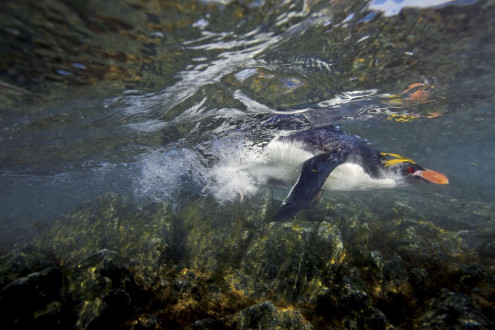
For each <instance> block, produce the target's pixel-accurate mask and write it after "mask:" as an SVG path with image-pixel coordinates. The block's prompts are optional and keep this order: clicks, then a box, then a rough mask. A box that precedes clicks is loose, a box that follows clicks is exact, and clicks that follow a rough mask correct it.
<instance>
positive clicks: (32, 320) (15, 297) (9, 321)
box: [0, 267, 62, 329]
mask: <svg viewBox="0 0 495 330" xmlns="http://www.w3.org/2000/svg"><path fill="white" fill-rule="evenodd" d="M61 290H62V273H61V271H60V270H59V269H57V268H55V267H50V268H47V269H45V270H43V271H40V272H36V273H32V274H30V275H28V276H26V277H22V278H19V279H17V280H15V281H13V282H12V283H10V284H8V285H7V286H5V287H4V288H3V289H2V291H0V314H1V317H0V318H1V319H2V327H5V328H6V329H29V328H38V327H40V326H43V325H57V324H58V323H61V322H60V321H61V320H60V319H58V318H56V317H54V314H59V313H60V312H61V309H62V306H61V304H60V302H59V299H60V297H61V293H62V292H61ZM56 316H59V315H56ZM58 325H59V326H60V324H58ZM55 328H58V326H56V327H55Z"/></svg>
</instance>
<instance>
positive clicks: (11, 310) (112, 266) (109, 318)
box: [0, 250, 146, 329]
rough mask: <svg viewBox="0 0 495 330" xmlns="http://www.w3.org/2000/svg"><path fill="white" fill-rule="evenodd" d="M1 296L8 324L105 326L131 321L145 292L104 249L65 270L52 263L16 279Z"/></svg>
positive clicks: (23, 326)
mask: <svg viewBox="0 0 495 330" xmlns="http://www.w3.org/2000/svg"><path fill="white" fill-rule="evenodd" d="M0 297H1V298H0V310H1V313H2V320H3V325H4V326H6V327H7V328H8V329H29V328H33V329H34V328H42V327H45V328H49V329H67V328H75V329H102V328H109V327H113V328H115V327H119V326H122V325H124V324H125V323H126V322H127V321H129V320H131V321H132V319H133V317H134V314H135V308H136V306H140V305H142V304H143V301H145V299H144V298H145V297H146V295H145V292H144V291H143V290H142V289H141V288H140V287H139V286H138V285H137V283H136V282H135V280H134V277H133V275H132V274H131V272H130V271H129V270H128V269H127V268H126V267H125V266H124V261H123V259H122V258H120V257H119V256H118V255H117V254H116V253H115V252H112V251H109V250H102V251H99V252H98V253H96V254H94V255H92V256H90V257H89V258H87V259H85V260H83V261H82V262H81V263H79V264H76V265H73V266H70V267H67V268H65V269H63V270H61V269H59V268H56V267H51V268H47V269H46V270H43V271H41V272H37V273H33V274H30V275H28V276H26V277H23V278H20V279H17V280H15V281H14V282H12V283H10V284H9V285H7V286H6V287H5V288H3V290H2V291H1V292H0Z"/></svg>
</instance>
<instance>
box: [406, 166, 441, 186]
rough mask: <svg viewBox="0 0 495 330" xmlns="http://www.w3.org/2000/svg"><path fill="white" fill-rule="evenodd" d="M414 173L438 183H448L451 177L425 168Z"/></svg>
mask: <svg viewBox="0 0 495 330" xmlns="http://www.w3.org/2000/svg"><path fill="white" fill-rule="evenodd" d="M412 175H416V176H419V177H420V178H422V179H425V180H426V181H428V182H431V183H436V184H448V183H449V179H448V178H447V177H446V176H445V175H443V174H442V173H440V172H436V171H432V170H428V169H424V170H418V171H416V172H414V173H413V174H412Z"/></svg>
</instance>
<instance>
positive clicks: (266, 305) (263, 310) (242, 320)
mask: <svg viewBox="0 0 495 330" xmlns="http://www.w3.org/2000/svg"><path fill="white" fill-rule="evenodd" d="M236 328H237V329H313V326H312V325H311V324H310V323H309V322H308V321H306V320H305V319H304V317H303V316H302V315H301V313H299V312H298V311H294V310H290V309H282V310H278V309H277V308H275V306H274V305H273V304H272V303H271V302H270V301H265V302H262V303H260V304H257V305H254V306H251V307H248V308H246V309H243V310H242V311H240V312H239V313H238V319H237V326H236Z"/></svg>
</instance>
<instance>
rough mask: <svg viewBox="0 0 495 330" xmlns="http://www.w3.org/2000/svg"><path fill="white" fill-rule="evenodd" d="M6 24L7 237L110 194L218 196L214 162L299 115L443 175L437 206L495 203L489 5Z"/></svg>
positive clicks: (21, 19) (369, 5)
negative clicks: (455, 199)
mask: <svg viewBox="0 0 495 330" xmlns="http://www.w3.org/2000/svg"><path fill="white" fill-rule="evenodd" d="M2 8H3V9H4V10H3V13H4V14H3V15H4V16H3V17H4V19H2V22H3V23H2V40H3V42H2V44H3V46H2V48H1V54H2V55H1V56H2V58H3V60H2V63H3V64H2V67H1V70H0V72H1V76H2V80H1V81H2V85H1V91H2V95H1V97H2V99H3V102H2V108H3V110H2V113H1V125H2V130H1V140H0V143H1V155H0V159H1V169H0V170H1V177H0V178H1V184H2V188H3V189H2V198H1V203H2V204H1V208H0V214H1V219H2V225H3V226H5V225H6V224H10V223H17V222H31V221H49V220H50V219H52V218H53V217H56V216H57V215H60V214H62V213H64V212H66V211H68V210H70V209H71V208H72V207H73V206H74V205H76V204H78V203H80V202H82V201H85V200H87V199H89V198H91V197H94V196H96V195H98V194H100V193H103V192H106V191H118V192H120V193H123V194H125V195H129V196H131V197H132V198H134V199H136V200H137V201H143V200H148V199H151V200H157V199H158V200H162V199H170V200H172V201H173V199H174V195H176V194H177V193H178V191H179V190H180V189H182V188H183V187H182V185H183V183H182V182H183V180H185V179H186V181H184V182H186V183H187V182H189V183H190V182H193V183H195V184H196V185H199V187H195V189H203V188H204V187H205V186H209V187H212V189H213V190H214V189H215V184H216V181H218V178H216V177H214V176H212V175H211V174H210V170H211V167H212V165H213V164H212V162H214V161H215V159H216V160H218V158H222V157H229V155H230V157H238V156H239V155H235V156H234V155H233V153H236V152H239V149H238V148H239V146H240V145H244V146H243V147H245V145H246V143H245V140H247V141H252V140H253V139H254V140H260V141H261V140H263V139H264V140H267V139H268V137H269V136H273V135H274V134H276V133H275V130H274V129H273V128H276V127H277V125H279V126H280V127H282V125H281V124H280V120H279V121H277V122H276V124H275V125H271V126H270V125H266V126H267V128H266V129H265V128H264V127H263V125H262V123H263V122H265V121H266V120H267V119H269V118H270V117H273V116H277V115H279V114H295V113H297V115H293V116H296V117H298V118H303V119H300V120H299V119H298V120H299V121H300V122H301V123H302V124H301V125H302V127H305V126H311V125H313V126H314V125H319V124H327V123H338V124H340V125H342V126H344V128H346V130H348V131H350V132H351V133H353V134H359V135H361V136H363V137H365V138H367V139H368V140H369V141H370V142H371V143H372V144H373V146H374V147H376V148H378V149H380V150H386V151H389V150H390V151H393V152H396V153H401V154H405V155H408V156H409V157H411V158H413V159H415V160H416V161H418V162H420V163H422V164H427V165H425V166H429V167H432V168H435V169H438V170H441V171H443V172H445V173H446V174H447V175H448V176H449V178H450V179H451V184H450V186H448V187H442V190H441V193H442V194H447V195H448V194H454V193H455V194H457V196H460V197H461V198H468V199H471V198H473V199H478V198H485V199H488V200H490V198H491V197H492V196H493V184H492V183H493V181H494V174H493V170H492V164H493V161H494V159H495V152H494V151H493V142H492V141H493V138H494V131H495V130H494V116H493V111H492V109H493V90H494V88H493V87H494V65H493V61H492V60H491V59H492V56H493V54H494V47H495V46H494V42H493V33H492V32H493V22H492V19H491V16H490V14H491V13H492V12H493V3H492V2H490V1H488V2H485V1H454V2H447V1H437V2H428V1H410V2H409V1H402V2H401V1H370V2H360V1H355V2H352V1H351V2H349V1H347V2H338V1H337V2H334V3H331V4H328V3H326V2H324V1H323V2H320V1H287V2H284V3H278V2H273V3H272V2H266V1H240V2H236V1H232V2H231V1H187V2H180V3H179V2H177V3H174V2H163V3H161V2H157V3H153V4H151V3H147V2H143V3H140V2H136V3H132V2H129V3H127V2H123V3H119V4H114V5H112V6H110V5H108V6H107V5H100V4H98V3H97V2H91V1H90V2H85V3H73V4H67V3H63V2H57V1H48V2H45V3H44V4H43V5H38V4H35V3H32V2H30V1H24V2H5V3H4V4H3V5H2ZM6 13H10V14H6ZM415 83H422V84H423V87H419V88H418V87H416V89H420V91H419V92H417V93H416V94H414V95H413V96H412V97H411V95H412V93H413V92H414V91H409V92H406V93H403V94H401V93H402V92H403V91H407V89H408V86H411V85H412V84H415ZM408 93H409V94H408ZM377 112H380V114H376V113H377ZM436 113H438V114H440V116H438V117H435V118H427V117H428V116H431V114H436ZM390 114H399V115H403V114H405V115H406V122H402V121H397V120H398V119H400V118H399V117H395V118H394V117H391V116H390ZM407 116H410V117H407ZM289 117H290V116H289ZM260 123H261V124H260ZM263 130H264V131H263ZM230 139H235V140H236V143H237V144H236V143H233V144H229V141H230ZM241 140H242V141H241ZM214 141H217V142H215V143H216V144H217V145H216V146H214V144H215V143H214ZM248 143H250V142H248ZM234 146H235V147H234ZM234 149H235V150H234ZM240 153H241V154H242V152H240ZM206 155H209V156H208V157H209V158H208V157H206ZM241 161H242V160H241ZM185 177H187V178H185ZM184 184H185V183H184ZM431 189H436V188H432V187H425V190H427V191H428V190H431ZM210 192H211V191H210ZM233 197H234V196H232V198H233Z"/></svg>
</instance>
